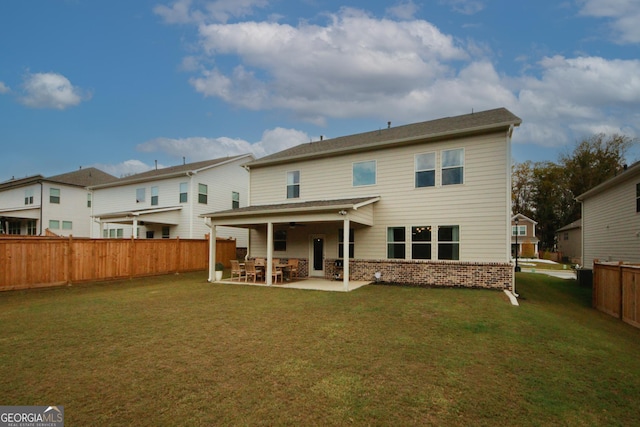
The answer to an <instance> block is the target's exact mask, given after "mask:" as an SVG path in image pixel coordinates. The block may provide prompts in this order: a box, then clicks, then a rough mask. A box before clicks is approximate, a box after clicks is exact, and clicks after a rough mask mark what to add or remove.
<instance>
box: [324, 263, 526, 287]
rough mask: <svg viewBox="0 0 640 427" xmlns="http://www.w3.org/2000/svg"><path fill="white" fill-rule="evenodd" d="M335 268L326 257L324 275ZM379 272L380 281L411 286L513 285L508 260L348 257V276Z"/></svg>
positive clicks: (367, 276) (371, 276)
mask: <svg viewBox="0 0 640 427" xmlns="http://www.w3.org/2000/svg"><path fill="white" fill-rule="evenodd" d="M337 272H338V271H337V270H336V267H335V259H327V260H325V277H326V278H327V279H330V278H332V277H334V275H335V274H336V273H337ZM376 272H380V273H381V276H380V281H381V282H383V283H392V284H403V285H414V286H445V287H468V288H485V289H499V290H502V289H512V286H513V265H511V264H510V263H473V262H457V261H421V260H357V259H356V260H351V261H349V276H350V279H351V280H371V281H374V279H375V276H374V274H375V273H376Z"/></svg>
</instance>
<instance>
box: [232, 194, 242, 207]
mask: <svg viewBox="0 0 640 427" xmlns="http://www.w3.org/2000/svg"><path fill="white" fill-rule="evenodd" d="M239 207H240V193H238V192H237V191H232V192H231V209H238V208H239Z"/></svg>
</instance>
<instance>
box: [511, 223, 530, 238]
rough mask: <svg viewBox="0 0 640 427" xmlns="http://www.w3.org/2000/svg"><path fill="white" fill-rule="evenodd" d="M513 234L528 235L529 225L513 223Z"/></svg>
mask: <svg viewBox="0 0 640 427" xmlns="http://www.w3.org/2000/svg"><path fill="white" fill-rule="evenodd" d="M511 235H512V236H526V235H527V226H526V225H512V226H511Z"/></svg>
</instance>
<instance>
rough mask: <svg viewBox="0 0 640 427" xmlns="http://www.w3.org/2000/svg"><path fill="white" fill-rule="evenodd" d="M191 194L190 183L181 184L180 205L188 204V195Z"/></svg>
mask: <svg viewBox="0 0 640 427" xmlns="http://www.w3.org/2000/svg"><path fill="white" fill-rule="evenodd" d="M188 192H189V183H188V182H181V183H180V203H187V194H188Z"/></svg>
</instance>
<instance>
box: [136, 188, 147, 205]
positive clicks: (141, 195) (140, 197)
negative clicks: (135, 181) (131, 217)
mask: <svg viewBox="0 0 640 427" xmlns="http://www.w3.org/2000/svg"><path fill="white" fill-rule="evenodd" d="M146 193H147V192H146V189H145V188H136V203H144V201H145V200H146V198H147V194H146Z"/></svg>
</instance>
